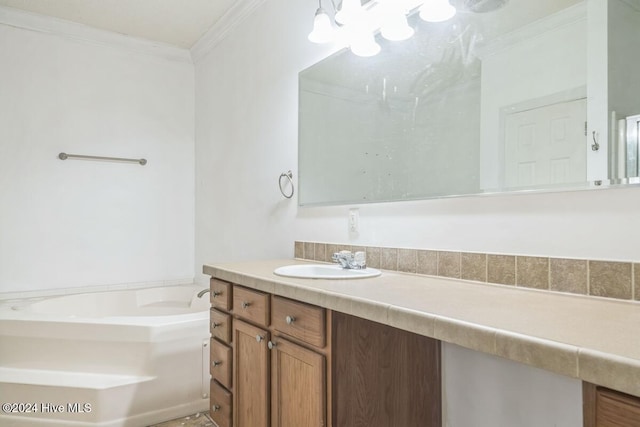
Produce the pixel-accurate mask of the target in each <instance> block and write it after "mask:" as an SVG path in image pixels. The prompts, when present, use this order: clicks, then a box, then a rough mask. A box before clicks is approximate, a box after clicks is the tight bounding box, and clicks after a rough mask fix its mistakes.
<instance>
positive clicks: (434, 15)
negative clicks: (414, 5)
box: [420, 0, 456, 22]
mask: <svg viewBox="0 0 640 427" xmlns="http://www.w3.org/2000/svg"><path fill="white" fill-rule="evenodd" d="M455 14H456V8H455V7H453V6H451V3H449V0H427V1H425V2H424V4H423V5H422V6H421V7H420V18H422V19H423V20H425V21H427V22H443V21H446V20H448V19H451V18H453V17H454V16H455Z"/></svg>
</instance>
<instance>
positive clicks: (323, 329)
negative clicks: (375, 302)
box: [211, 279, 441, 427]
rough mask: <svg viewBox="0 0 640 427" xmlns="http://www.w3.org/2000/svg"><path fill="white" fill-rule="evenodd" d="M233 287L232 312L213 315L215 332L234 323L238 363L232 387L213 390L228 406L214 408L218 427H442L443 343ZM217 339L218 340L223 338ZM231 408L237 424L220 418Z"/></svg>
mask: <svg viewBox="0 0 640 427" xmlns="http://www.w3.org/2000/svg"><path fill="white" fill-rule="evenodd" d="M212 280H213V279H212ZM219 282H220V281H216V285H217V286H218V287H220V286H221V285H220V283H219ZM229 285H230V286H232V287H231V288H228V289H226V295H230V297H229V298H231V299H230V300H229V301H228V304H229V306H230V307H232V309H230V310H229V311H226V310H224V309H223V308H221V307H220V306H217V307H216V311H213V310H212V325H215V324H221V325H222V323H223V321H224V320H225V319H226V318H225V317H224V315H225V314H228V315H229V316H230V319H229V320H227V321H226V322H227V324H228V323H229V322H230V323H231V330H232V333H231V347H230V351H231V352H232V353H233V354H232V356H231V359H232V364H231V365H232V366H231V369H232V380H231V381H230V382H231V386H230V387H228V388H224V387H222V386H221V385H220V384H221V382H220V381H221V380H222V381H223V382H224V378H216V377H215V376H214V379H213V381H212V402H213V399H214V391H213V387H214V386H215V387H216V388H217V389H216V390H215V392H216V396H219V397H218V399H226V400H227V401H228V400H229V399H231V402H229V403H227V404H215V405H214V404H213V403H212V412H211V415H212V418H213V420H214V422H215V423H216V425H218V426H219V427H226V425H231V426H233V427H327V426H329V427H332V426H333V427H370V426H378V425H379V426H392V425H398V426H400V425H402V427H441V409H440V407H441V395H440V345H439V342H438V341H437V340H433V339H431V338H427V337H423V336H420V335H416V334H412V333H409V332H406V331H401V330H398V329H396V328H392V327H390V326H386V325H382V324H380V323H376V322H372V321H369V320H364V319H360V318H357V317H354V316H350V315H346V314H342V313H338V312H332V311H331V310H327V309H325V308H322V307H318V306H314V305H311V304H307V303H303V302H300V301H295V300H291V299H287V298H283V297H280V296H275V295H269V294H266V293H264V292H260V291H256V290H253V289H249V288H245V287H243V286H241V285H237V284H233V285H231V284H229ZM220 296H222V295H220ZM224 301H225V302H227V299H226V298H225V299H224ZM214 316H215V317H216V319H217V320H216V321H215V322H214V321H213V317H214ZM212 328H213V326H212ZM214 330H215V333H216V335H215V336H214V338H213V339H216V340H217V339H219V337H223V338H224V337H226V336H227V335H226V333H222V332H221V330H220V329H219V327H216V328H215V329H212V333H213V331H214ZM215 348H216V351H217V352H218V353H220V352H222V351H223V350H224V349H225V347H221V346H216V347H215ZM218 358H221V357H220V356H218ZM220 366H222V365H220ZM212 375H213V373H212ZM225 392H228V395H227V394H225ZM230 408H233V411H232V412H233V415H232V420H229V419H227V418H225V417H223V416H222V415H223V414H222V412H224V413H225V414H226V413H228V412H229V410H230ZM213 409H216V411H215V412H214V411H213ZM216 416H217V417H218V419H216ZM218 420H221V421H218ZM225 423H226V424H225Z"/></svg>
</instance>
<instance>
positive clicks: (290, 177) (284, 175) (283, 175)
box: [278, 171, 294, 199]
mask: <svg viewBox="0 0 640 427" xmlns="http://www.w3.org/2000/svg"><path fill="white" fill-rule="evenodd" d="M282 178H287V179H288V180H289V184H291V194H287V193H285V192H284V190H283V189H282ZM278 187H280V192H281V193H282V195H283V196H284V197H286V198H287V199H290V198H292V197H293V192H294V188H293V173H292V172H291V171H287V172H283V173H281V174H280V178H278Z"/></svg>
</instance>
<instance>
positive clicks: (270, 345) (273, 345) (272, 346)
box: [267, 341, 278, 350]
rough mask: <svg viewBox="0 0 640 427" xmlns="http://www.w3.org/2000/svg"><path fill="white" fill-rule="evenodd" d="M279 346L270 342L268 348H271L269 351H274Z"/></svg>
mask: <svg viewBox="0 0 640 427" xmlns="http://www.w3.org/2000/svg"><path fill="white" fill-rule="evenodd" d="M277 345H278V344H276V343H274V342H273V341H269V342H268V343H267V347H269V350H273V349H274V348H275V347H276V346H277Z"/></svg>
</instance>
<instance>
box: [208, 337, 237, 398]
mask: <svg viewBox="0 0 640 427" xmlns="http://www.w3.org/2000/svg"><path fill="white" fill-rule="evenodd" d="M232 360H233V358H232V357H231V347H227V346H226V345H224V344H222V343H221V342H219V341H217V340H215V339H212V340H211V358H210V360H209V372H211V376H212V377H213V379H214V380H217V381H218V382H219V383H220V384H222V385H223V386H225V387H226V388H231V378H232V377H233V376H232V370H231V364H232Z"/></svg>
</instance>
